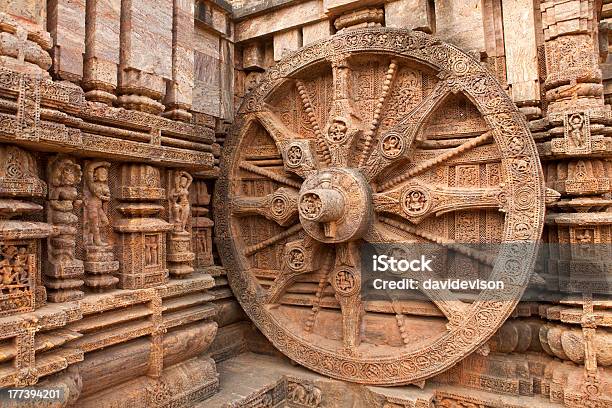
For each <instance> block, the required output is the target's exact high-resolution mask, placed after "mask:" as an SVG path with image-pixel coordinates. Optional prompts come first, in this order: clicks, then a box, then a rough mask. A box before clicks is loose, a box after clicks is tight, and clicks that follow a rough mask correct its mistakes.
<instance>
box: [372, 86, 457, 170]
mask: <svg viewBox="0 0 612 408" xmlns="http://www.w3.org/2000/svg"><path fill="white" fill-rule="evenodd" d="M449 94H450V89H449V88H448V86H447V84H446V82H444V81H440V82H438V84H437V85H436V87H435V88H434V89H433V91H432V92H431V93H430V94H429V95H428V96H427V97H426V98H425V99H423V101H421V103H419V104H418V105H417V106H416V107H414V109H412V111H410V112H409V113H408V114H407V115H405V116H404V117H403V118H402V119H401V120H400V121H399V122H398V123H397V124H396V125H395V126H394V127H393V128H391V129H390V130H388V131H387V132H385V133H384V134H383V135H381V137H380V139H379V142H378V146H377V148H376V149H375V150H374V151H373V152H372V153H371V154H370V156H369V157H368V159H367V160H366V163H365V165H362V166H360V169H361V170H362V171H363V173H364V174H365V176H366V179H367V180H373V179H375V178H376V176H378V175H379V174H380V173H381V172H383V171H384V170H385V169H387V168H388V167H389V166H391V165H393V164H395V163H396V162H398V161H399V160H402V159H405V158H406V157H407V156H408V154H409V153H410V150H411V148H412V145H413V143H414V139H415V137H416V135H417V132H418V130H419V129H420V128H421V126H422V125H423V123H424V121H425V119H426V118H427V117H428V116H429V115H430V113H431V112H432V111H433V110H434V109H435V108H436V107H437V106H438V105H439V104H440V103H441V102H442V101H443V100H444V99H445V98H446V97H447V96H448V95H449Z"/></svg>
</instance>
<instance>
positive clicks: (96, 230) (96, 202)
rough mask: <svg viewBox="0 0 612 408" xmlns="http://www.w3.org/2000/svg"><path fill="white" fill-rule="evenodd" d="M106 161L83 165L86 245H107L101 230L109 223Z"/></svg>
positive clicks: (107, 164) (107, 166)
mask: <svg viewBox="0 0 612 408" xmlns="http://www.w3.org/2000/svg"><path fill="white" fill-rule="evenodd" d="M109 166H110V163H108V162H88V163H87V164H86V167H85V211H84V213H83V223H84V230H85V242H86V244H87V245H95V246H106V245H108V243H107V240H106V237H105V235H106V234H104V233H103V232H104V228H105V227H106V226H107V225H108V224H109V222H108V216H107V215H106V213H107V210H108V209H107V207H108V202H109V201H110V199H111V197H110V188H109V187H108V168H109Z"/></svg>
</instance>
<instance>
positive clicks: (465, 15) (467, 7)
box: [436, 0, 485, 52]
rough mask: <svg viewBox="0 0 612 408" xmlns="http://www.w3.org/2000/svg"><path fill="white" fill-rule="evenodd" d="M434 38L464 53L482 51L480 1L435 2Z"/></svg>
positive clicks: (441, 0)
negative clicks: (454, 46)
mask: <svg viewBox="0 0 612 408" xmlns="http://www.w3.org/2000/svg"><path fill="white" fill-rule="evenodd" d="M436 36H438V37H440V38H441V39H442V40H444V41H448V42H449V43H451V44H454V45H456V46H458V47H460V48H462V49H463V50H465V51H477V52H480V51H484V50H485V43H484V28H483V18H482V4H481V1H480V0H464V1H460V2H457V1H454V0H438V1H436Z"/></svg>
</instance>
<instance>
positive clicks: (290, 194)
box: [232, 187, 298, 226]
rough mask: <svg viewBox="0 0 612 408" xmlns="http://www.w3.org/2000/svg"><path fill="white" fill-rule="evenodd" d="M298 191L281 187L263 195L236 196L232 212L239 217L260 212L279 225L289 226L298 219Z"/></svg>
mask: <svg viewBox="0 0 612 408" xmlns="http://www.w3.org/2000/svg"><path fill="white" fill-rule="evenodd" d="M297 193H298V192H297V191H296V190H294V189H292V188H287V187H281V188H279V189H277V190H276V191H275V192H274V193H271V194H268V195H265V196H263V197H245V196H238V197H234V199H233V200H232V213H233V214H234V215H236V216H239V217H247V216H249V215H253V214H259V215H262V216H264V217H266V218H267V219H269V220H272V221H274V222H276V223H277V224H279V225H282V226H288V225H291V224H294V223H295V221H296V220H297V215H298V213H297V198H298V194H297Z"/></svg>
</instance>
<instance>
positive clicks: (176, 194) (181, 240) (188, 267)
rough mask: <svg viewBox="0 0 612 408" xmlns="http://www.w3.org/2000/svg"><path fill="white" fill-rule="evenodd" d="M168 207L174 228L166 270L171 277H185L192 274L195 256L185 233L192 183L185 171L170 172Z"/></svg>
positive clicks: (189, 235)
mask: <svg viewBox="0 0 612 408" xmlns="http://www.w3.org/2000/svg"><path fill="white" fill-rule="evenodd" d="M169 178H170V182H171V184H170V187H169V191H168V201H169V203H168V205H169V207H170V211H169V212H170V223H171V224H172V225H173V226H174V229H173V230H172V233H171V234H170V236H169V242H168V269H169V271H170V274H171V275H172V276H173V277H180V278H183V277H186V276H188V275H189V274H191V272H193V266H192V264H193V260H194V259H195V254H194V253H193V252H192V251H191V233H190V231H187V229H186V227H187V221H188V220H189V216H190V210H191V205H190V202H189V186H191V183H192V181H193V177H192V176H191V174H189V173H187V172H186V171H174V172H170V176H169Z"/></svg>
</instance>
